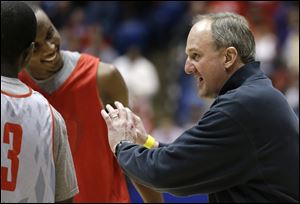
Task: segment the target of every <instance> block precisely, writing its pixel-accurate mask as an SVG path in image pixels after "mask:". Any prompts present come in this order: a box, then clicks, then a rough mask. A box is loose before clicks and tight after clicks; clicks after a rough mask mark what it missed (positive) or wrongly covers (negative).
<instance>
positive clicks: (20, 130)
mask: <svg viewBox="0 0 300 204" xmlns="http://www.w3.org/2000/svg"><path fill="white" fill-rule="evenodd" d="M19 83H21V82H19ZM6 85H7V84H6ZM2 86H3V83H2V77H1V203H3V202H13V203H19V202H21V203H24V202H26V203H27V202H30V203H33V202H38V203H44V202H47V203H53V202H54V201H55V165H54V158H53V131H54V130H53V124H54V119H53V112H52V109H51V107H50V105H49V103H48V101H47V100H46V99H45V98H44V97H43V96H42V95H41V94H39V93H38V92H36V91H33V90H32V89H30V88H28V87H27V86H25V85H24V84H8V86H11V87H14V88H15V89H17V88H18V86H19V88H21V89H23V90H24V89H26V88H27V89H28V91H27V93H26V94H16V93H13V92H14V89H11V92H7V90H9V88H8V89H5V91H3V89H2ZM23 93H24V92H23Z"/></svg>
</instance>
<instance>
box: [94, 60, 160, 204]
mask: <svg viewBox="0 0 300 204" xmlns="http://www.w3.org/2000/svg"><path fill="white" fill-rule="evenodd" d="M97 85H98V92H99V96H100V97H101V100H102V103H103V105H104V107H105V105H106V104H111V105H114V101H120V102H121V103H123V104H124V105H125V106H128V89H127V86H126V84H125V81H124V79H123V77H122V76H121V74H120V72H119V71H118V70H117V69H116V67H114V66H113V65H111V64H105V63H102V62H100V64H99V69H98V72H97ZM99 117H101V116H99ZM131 180H132V183H133V185H134V186H135V187H136V189H137V191H138V192H139V194H140V195H141V196H142V198H143V200H144V202H145V203H148V202H149V203H160V202H163V196H162V194H161V193H159V192H156V191H154V190H152V189H150V188H148V187H146V186H143V185H141V184H138V183H137V182H135V181H134V180H133V179H131Z"/></svg>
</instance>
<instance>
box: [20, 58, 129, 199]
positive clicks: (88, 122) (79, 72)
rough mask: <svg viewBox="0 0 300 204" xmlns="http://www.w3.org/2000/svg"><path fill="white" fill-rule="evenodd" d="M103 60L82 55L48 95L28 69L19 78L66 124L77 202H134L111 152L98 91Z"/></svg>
mask: <svg viewBox="0 0 300 204" xmlns="http://www.w3.org/2000/svg"><path fill="white" fill-rule="evenodd" d="M98 66H99V59H98V58H95V57H93V56H90V55H86V54H81V56H80V58H79V60H78V62H77V65H76V67H75V68H74V70H73V71H72V73H71V74H70V76H69V77H68V78H67V79H66V81H65V82H64V83H63V84H62V85H61V86H60V87H59V88H58V89H57V90H56V91H54V92H53V93H51V94H48V93H45V92H44V91H43V90H42V89H41V88H40V87H39V86H38V85H37V84H36V83H35V82H34V81H33V80H32V79H31V77H30V76H29V75H28V73H27V72H25V71H24V70H23V71H22V72H21V73H20V74H19V78H20V79H21V80H22V81H23V82H24V83H26V84H27V85H29V86H31V87H32V88H33V89H34V90H36V91H38V92H40V93H42V94H43V95H44V96H45V97H46V98H47V99H48V100H49V102H50V104H51V105H52V106H54V107H55V108H56V109H57V110H58V111H59V112H60V113H61V115H62V116H63V118H64V119H65V121H66V125H67V131H68V136H69V143H70V147H71V151H72V156H73V160H74V165H75V169H76V175H77V180H78V186H79V194H77V195H76V196H75V198H74V201H75V202H130V198H129V194H128V190H127V185H126V180H125V177H124V175H123V172H122V171H121V168H120V167H119V165H118V163H117V161H116V159H115V157H114V155H113V153H112V152H111V150H110V147H109V143H108V138H107V134H108V133H107V127H106V123H105V121H104V120H103V118H102V117H101V113H100V111H101V109H102V104H101V102H100V98H99V95H98V90H97V79H96V76H97V70H98Z"/></svg>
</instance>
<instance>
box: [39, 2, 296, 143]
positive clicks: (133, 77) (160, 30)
mask: <svg viewBox="0 0 300 204" xmlns="http://www.w3.org/2000/svg"><path fill="white" fill-rule="evenodd" d="M34 3H36V4H39V6H41V8H42V9H44V10H45V12H46V13H47V14H48V16H49V17H50V19H51V20H52V22H53V23H54V25H55V26H56V28H57V29H58V31H59V33H60V34H61V38H62V43H61V48H62V49H64V50H72V51H78V52H84V53H90V54H92V55H94V56H98V57H100V58H101V60H102V61H104V62H107V63H112V64H114V65H116V67H117V68H118V69H119V70H120V72H121V74H122V75H123V77H124V79H125V82H126V84H127V86H128V89H129V94H130V106H131V108H132V109H133V110H134V111H135V112H136V113H137V114H139V115H140V116H141V118H142V119H143V120H144V122H145V124H146V128H147V130H148V131H149V132H151V133H152V134H153V135H154V136H155V137H157V138H158V139H159V140H161V141H163V142H171V141H173V140H174V139H175V138H176V137H177V136H179V135H180V132H182V131H183V129H184V128H187V127H190V126H191V125H192V124H194V123H195V122H197V121H198V120H199V119H200V118H201V115H202V114H203V112H205V111H206V110H207V109H208V107H209V105H210V103H211V101H209V100H206V99H199V98H198V96H197V92H196V86H195V82H194V78H193V77H191V76H188V75H186V74H185V73H184V63H185V59H186V55H185V43H186V38H187V35H188V32H189V30H190V28H191V22H192V19H193V17H195V16H196V15H197V14H205V13H210V12H225V11H230V12H235V13H238V14H241V15H243V16H245V17H246V19H247V20H248V21H249V23H250V27H251V29H252V31H253V33H254V36H255V39H256V57H257V60H259V61H261V63H262V68H263V70H264V71H265V73H266V74H267V75H268V76H269V77H270V78H271V79H272V82H273V85H274V86H275V87H276V88H277V89H278V90H280V91H281V92H282V93H283V94H285V95H286V97H287V99H288V101H289V103H290V105H291V106H292V107H293V108H294V110H295V112H296V113H297V115H299V2H298V1H190V2H189V1H145V2H144V1H38V2H34ZM112 86H113V84H112Z"/></svg>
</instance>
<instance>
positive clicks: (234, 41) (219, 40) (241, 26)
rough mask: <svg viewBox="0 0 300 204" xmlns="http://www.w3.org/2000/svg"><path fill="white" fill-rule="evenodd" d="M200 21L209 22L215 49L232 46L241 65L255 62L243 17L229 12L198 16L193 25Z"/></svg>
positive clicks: (253, 42)
mask: <svg viewBox="0 0 300 204" xmlns="http://www.w3.org/2000/svg"><path fill="white" fill-rule="evenodd" d="M202 20H209V21H211V30H212V36H213V39H214V41H215V44H216V48H217V49H220V48H222V47H230V46H233V47H235V48H236V49H237V52H238V54H239V56H240V58H241V60H242V62H243V63H248V62H251V61H254V60H255V41H254V37H253V34H252V32H251V31H250V29H249V25H248V22H247V20H246V19H245V18H244V17H243V16H240V15H238V14H234V13H229V12H225V13H212V14H206V15H198V16H196V18H195V19H194V21H193V24H196V23H198V22H200V21H202Z"/></svg>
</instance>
